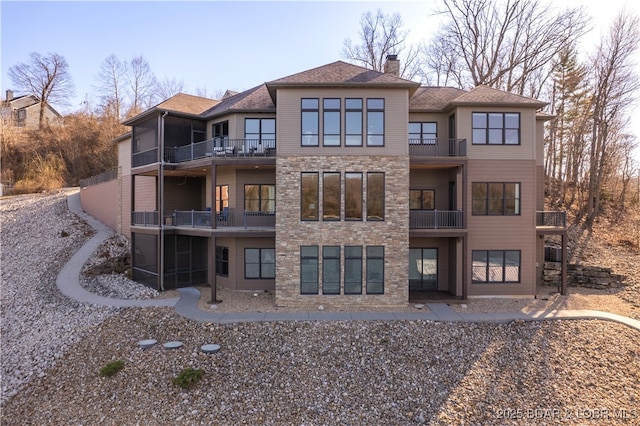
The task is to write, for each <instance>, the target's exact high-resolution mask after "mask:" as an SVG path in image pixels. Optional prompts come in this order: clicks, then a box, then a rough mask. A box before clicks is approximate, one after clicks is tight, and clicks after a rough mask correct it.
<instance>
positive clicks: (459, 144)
mask: <svg viewBox="0 0 640 426" xmlns="http://www.w3.org/2000/svg"><path fill="white" fill-rule="evenodd" d="M409 155H413V156H417V157H466V156H467V140H466V139H409Z"/></svg>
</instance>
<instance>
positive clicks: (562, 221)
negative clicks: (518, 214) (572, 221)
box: [536, 211, 567, 228]
mask: <svg viewBox="0 0 640 426" xmlns="http://www.w3.org/2000/svg"><path fill="white" fill-rule="evenodd" d="M536 226H547V227H554V228H566V227H567V212H544V211H540V212H536Z"/></svg>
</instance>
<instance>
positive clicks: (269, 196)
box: [244, 185, 276, 212]
mask: <svg viewBox="0 0 640 426" xmlns="http://www.w3.org/2000/svg"><path fill="white" fill-rule="evenodd" d="M244 209H245V211H248V212H275V211H276V186H275V185H245V186H244Z"/></svg>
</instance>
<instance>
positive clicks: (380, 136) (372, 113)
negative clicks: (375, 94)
mask: <svg viewBox="0 0 640 426" xmlns="http://www.w3.org/2000/svg"><path fill="white" fill-rule="evenodd" d="M367 146H384V99H367Z"/></svg>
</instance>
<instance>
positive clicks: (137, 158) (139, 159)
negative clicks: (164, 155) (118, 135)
mask: <svg viewBox="0 0 640 426" xmlns="http://www.w3.org/2000/svg"><path fill="white" fill-rule="evenodd" d="M157 162H158V148H157V147H156V148H151V149H149V150H147V151H141V152H134V153H133V155H132V156H131V167H140V166H144V165H147V164H153V163H157Z"/></svg>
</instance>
